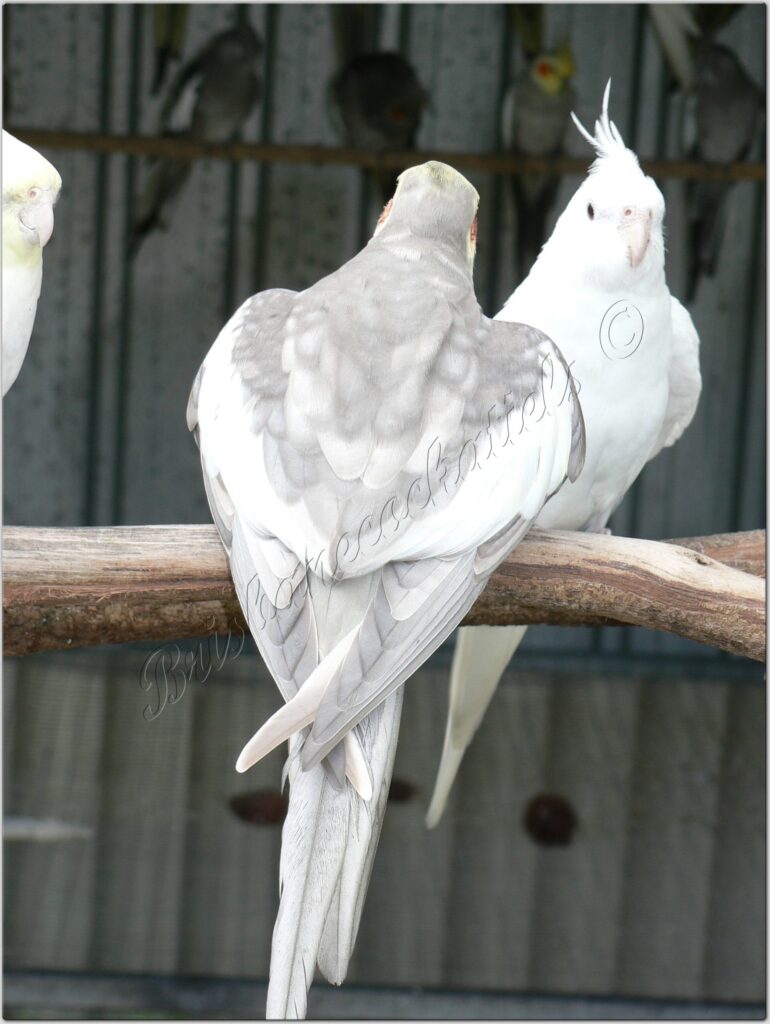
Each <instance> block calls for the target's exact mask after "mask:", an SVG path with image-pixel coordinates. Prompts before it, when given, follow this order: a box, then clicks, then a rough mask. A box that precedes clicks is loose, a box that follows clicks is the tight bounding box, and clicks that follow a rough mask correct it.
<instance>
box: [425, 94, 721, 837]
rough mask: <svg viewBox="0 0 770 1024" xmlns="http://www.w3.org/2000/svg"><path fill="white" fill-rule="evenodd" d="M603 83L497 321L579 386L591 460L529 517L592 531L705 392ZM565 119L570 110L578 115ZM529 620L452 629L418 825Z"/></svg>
mask: <svg viewBox="0 0 770 1024" xmlns="http://www.w3.org/2000/svg"><path fill="white" fill-rule="evenodd" d="M609 88H610V87H609V83H608V85H607V89H606V91H605V94H604V104H603V110H602V115H601V117H600V118H599V120H598V121H597V122H596V128H595V132H594V135H593V136H591V135H589V134H588V133H587V132H586V131H585V129H584V128H583V127H582V125H580V122H578V121H577V119H575V123H576V125H577V126H578V128H579V130H580V131H581V133H582V134H583V135H584V136H585V138H586V139H587V140H588V141H589V142H590V144H591V145H592V146H593V147H594V149H595V151H596V160H595V161H594V163H593V165H592V167H591V169H590V172H589V174H588V177H587V178H586V180H585V181H584V182H583V183H582V185H581V186H580V188H579V189H578V190H577V192H576V193H575V195H574V196H573V197H572V199H571V200H570V202H569V203H568V205H567V207H566V209H565V210H564V212H563V213H562V214H561V216H560V217H559V220H558V221H557V222H556V226H555V227H554V230H553V233H552V235H551V237H550V239H549V240H548V242H547V243H546V245H545V246H544V247H543V251H542V253H541V254H540V257H539V259H538V260H537V262H536V263H535V265H534V267H533V268H532V270H531V271H530V274H529V276H528V277H527V279H526V280H525V281H524V282H522V284H521V285H519V287H518V288H517V289H516V291H515V292H514V293H513V295H512V296H511V297H510V299H509V300H508V302H507V303H506V304H505V306H504V307H503V309H502V310H501V311H500V312H499V313H498V314H497V318H496V319H498V320H513V321H520V322H523V323H531V324H536V325H537V326H538V327H540V328H541V329H542V330H544V331H546V332H547V333H548V335H549V336H550V337H552V338H553V339H554V341H555V342H556V344H557V345H559V348H560V350H561V352H562V355H563V356H564V358H565V359H566V360H567V362H568V364H569V366H570V369H571V371H572V373H573V375H574V377H575V381H576V386H577V387H578V391H579V396H580V404H581V407H582V410H583V415H584V417H585V429H586V460H585V466H584V469H583V472H582V473H581V475H580V477H579V478H578V479H577V480H576V481H574V482H571V483H567V484H565V485H564V487H562V488H561V490H560V491H559V492H558V494H556V495H554V497H553V498H551V499H550V501H549V502H548V504H547V505H546V506H545V508H544V509H543V510H542V512H541V513H540V515H539V516H538V518H537V522H536V525H537V526H540V527H543V528H545V529H557V530H587V531H591V532H601V531H603V530H605V529H606V526H607V521H608V520H609V518H610V516H611V515H612V513H613V512H614V511H615V509H616V508H617V507H618V505H619V504H620V502H621V501H622V500H623V497H624V495H625V493H626V491H627V490H628V489H629V487H630V486H631V484H632V483H633V482H634V480H635V479H636V477H637V476H638V475H639V473H640V472H641V470H642V468H643V467H644V465H645V463H647V462H648V461H649V460H650V459H652V458H654V457H655V456H656V455H657V454H658V452H659V451H661V450H662V449H663V448H665V447H668V446H669V445H672V444H673V443H674V442H675V441H676V440H677V439H678V438H679V437H680V436H681V434H682V432H683V431H684V430H685V428H686V427H687V426H688V424H689V423H690V421H691V420H692V418H693V416H694V414H695V409H696V406H697V404H698V398H699V395H700V390H701V376H700V366H699V360H698V347H699V343H698V335H697V332H696V330H695V327H694V326H693V322H692V320H691V318H690V315H689V313H688V312H687V310H686V309H685V308H684V307H683V306H682V305H681V304H680V303H679V302H678V301H677V300H676V299H675V298H673V296H672V295H671V294H670V292H669V290H668V287H667V285H666V275H665V266H664V244H663V217H664V213H665V204H664V200H663V196H662V195H661V193H660V191H659V189H658V187H657V185H656V184H655V182H654V181H653V180H652V178H648V177H646V176H645V174H644V172H643V171H642V170H641V168H640V167H639V162H638V160H637V157H636V155H635V154H634V153H633V152H632V151H631V150H630V149H627V148H626V146H625V144H624V143H623V140H622V138H621V136H620V133H619V132H618V130H617V128H616V127H615V125H614V124H613V123H612V122H611V121H610V119H609V114H608V104H609ZM573 116H574V115H573ZM525 632H526V627H521V626H518V627H517V626H513V627H503V626H499V627H492V626H476V627H468V628H463V629H460V631H459V633H458V637H457V646H456V648H455V654H454V661H453V663H452V674H451V679H450V697H449V716H448V721H447V729H446V735H445V738H444V749H443V751H442V756H441V764H440V767H439V772H438V778H437V780H436V786H435V790H434V793H433V797H432V799H431V804H430V808H429V810H428V815H427V824H428V826H429V827H433V826H435V825H436V824H438V821H439V820H440V818H441V815H442V813H443V810H444V807H445V805H446V800H447V796H448V794H449V790H450V789H451V786H452V782H453V780H454V777H455V775H456V773H457V769H458V768H459V765H460V762H461V760H462V757H463V753H464V752H465V749H466V747H467V746H468V744H469V743H470V741H471V739H472V738H473V735H474V733H475V732H476V730H477V728H478V726H479V725H480V724H481V720H482V718H483V716H484V712H485V711H486V708H487V706H488V704H489V702H490V700H491V699H492V695H493V694H494V692H495V689H496V687H497V684H498V682H499V680H500V677H501V676H502V674H503V672H504V670H505V667H506V665H507V664H508V662H509V660H510V659H511V657H512V656H513V654H514V652H515V651H516V649H517V647H518V646H519V644H520V643H521V641H522V639H523V637H524V634H525Z"/></svg>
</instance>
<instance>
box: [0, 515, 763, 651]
mask: <svg viewBox="0 0 770 1024" xmlns="http://www.w3.org/2000/svg"><path fill="white" fill-rule="evenodd" d="M3 556H4V568H3V582H4V587H3V612H4V627H5V628H4V638H5V653H6V654H17V655H18V654H32V653H33V652H35V651H45V650H56V649H62V648H67V647H87V646H93V645H99V644H113V643H128V642H131V641H138V640H145V641H146V640H151V641H156V642H164V641H169V640H177V639H180V638H183V637H195V636H203V635H206V634H212V633H226V632H228V630H233V631H238V630H240V629H245V622H244V619H243V617H242V615H241V611H240V608H239V605H238V601H237V599H236V596H235V591H234V589H233V585H232V581H231V579H230V573H229V570H228V565H227V559H226V558H225V554H224V551H223V549H222V546H221V544H220V541H219V537H218V535H217V533H216V530H215V528H214V527H213V526H138V527H135V526H125V527H110V528H82V529H48V528H29V527H18V526H17V527H6V528H5V530H4V531H3ZM764 574H765V533H764V531H763V530H755V531H751V532H747V533H736V534H719V535H716V536H713V537H696V538H688V539H684V540H675V541H666V542H658V541H649V540H632V539H630V538H627V537H609V536H604V535H595V534H586V533H566V532H563V531H545V530H532V531H531V532H530V533H529V534H528V536H527V537H526V538H525V539H524V541H522V543H521V544H520V545H519V546H518V547H517V548H516V550H515V551H514V552H513V554H512V555H511V557H510V558H509V559H508V560H507V561H506V562H505V563H504V564H503V565H501V566H500V567H499V568H498V569H497V571H496V572H495V574H494V576H493V577H492V579H491V580H490V582H489V584H488V586H487V588H486V590H485V592H484V593H483V594H482V595H481V597H480V598H479V600H478V601H477V602H476V604H475V605H474V607H473V609H472V610H471V612H470V614H469V615H468V616H467V617H466V619H465V624H466V625H477V624H481V623H488V624H492V625H505V624H521V625H531V624H535V623H547V624H552V625H590V626H594V625H635V626H643V627H646V628H648V629H658V630H663V631H665V632H668V633H676V634H678V635H680V636H684V637H688V638H689V639H691V640H697V641H699V642H701V643H705V644H710V645H712V646H714V647H718V648H721V649H722V650H724V651H730V652H732V653H734V654H742V655H745V656H746V657H749V658H753V659H755V660H757V661H764V658H765V585H764V580H763V579H762V578H760V577H764Z"/></svg>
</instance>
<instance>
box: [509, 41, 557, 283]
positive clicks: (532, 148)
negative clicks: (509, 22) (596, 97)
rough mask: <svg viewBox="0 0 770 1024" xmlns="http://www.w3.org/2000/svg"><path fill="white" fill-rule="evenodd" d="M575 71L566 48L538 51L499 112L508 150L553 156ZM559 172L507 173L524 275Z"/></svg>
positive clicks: (538, 246)
mask: <svg viewBox="0 0 770 1024" xmlns="http://www.w3.org/2000/svg"><path fill="white" fill-rule="evenodd" d="M574 73H575V66H574V61H573V58H572V53H571V51H570V49H569V48H568V47H567V46H562V47H559V48H558V49H556V50H554V51H552V52H549V53H542V54H540V55H539V56H537V57H535V58H534V60H532V62H531V63H530V66H529V68H528V69H527V71H526V72H525V74H524V75H523V76H522V77H521V78H520V79H518V81H516V82H514V83H513V84H512V85H511V86H509V88H508V90H507V92H506V94H505V99H504V101H503V109H502V113H501V139H502V143H503V147H504V148H505V149H506V150H507V151H508V152H510V153H516V154H519V155H521V156H541V157H545V156H557V155H558V154H559V153H560V152H561V150H562V145H563V143H564V136H565V133H566V131H567V126H568V125H569V123H570V120H569V115H570V111H571V110H572V106H573V100H574V96H573V93H572V89H571V87H570V84H569V83H570V79H571V78H572V76H573V75H574ZM559 181H560V178H559V175H558V174H533V173H529V172H528V173H520V174H513V175H511V177H510V184H511V194H512V197H513V203H514V206H515V208H516V268H517V273H518V276H519V277H520V278H522V279H523V278H524V277H526V275H527V272H528V271H529V268H530V267H531V266H532V263H533V262H534V261H535V260H536V259H537V255H538V253H539V252H540V249H541V247H542V245H543V242H544V241H545V239H546V220H547V218H548V214H549V212H550V210H551V207H552V206H553V204H554V201H555V199H556V193H557V192H558V190H559Z"/></svg>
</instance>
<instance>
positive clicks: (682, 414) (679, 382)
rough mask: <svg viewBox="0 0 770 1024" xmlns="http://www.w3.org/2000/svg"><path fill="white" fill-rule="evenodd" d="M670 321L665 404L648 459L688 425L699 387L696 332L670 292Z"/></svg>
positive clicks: (687, 315) (670, 443) (685, 311)
mask: <svg viewBox="0 0 770 1024" xmlns="http://www.w3.org/2000/svg"><path fill="white" fill-rule="evenodd" d="M671 321H672V327H673V333H674V337H673V344H672V349H671V365H670V369H669V375H668V386H669V395H668V407H667V408H666V415H665V419H664V421H663V426H662V427H661V431H660V434H659V435H658V440H657V442H656V444H655V448H654V450H653V452H652V454H651V455H650V459H654V458H655V456H656V455H657V454H658V452H659V451H661V449H663V448H668V447H670V446H671V445H672V444H674V442H676V441H678V440H679V438H680V437H681V436H682V434H683V433H684V431H685V430H686V429H687V427H688V426H689V425H690V422H691V421H692V418H693V416H694V415H695V410H696V409H697V407H698V399H699V398H700V393H701V387H702V381H701V375H700V361H699V359H698V350H699V347H700V340H699V338H698V332H697V331H696V330H695V325H694V324H693V322H692V317H691V316H690V314H689V313H688V312H687V310H686V309H685V308H684V306H683V305H682V304H681V302H679V301H678V300H677V299H675V298H674V297H673V296H672V297H671Z"/></svg>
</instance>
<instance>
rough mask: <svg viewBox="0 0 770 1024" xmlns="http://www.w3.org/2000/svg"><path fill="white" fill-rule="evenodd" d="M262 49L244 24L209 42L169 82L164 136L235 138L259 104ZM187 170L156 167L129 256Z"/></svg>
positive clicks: (163, 163) (183, 163) (167, 164)
mask: <svg viewBox="0 0 770 1024" xmlns="http://www.w3.org/2000/svg"><path fill="white" fill-rule="evenodd" d="M261 49H262V41H261V39H260V38H259V36H258V35H257V33H256V31H255V30H254V29H253V28H252V27H251V26H250V25H248V24H246V23H245V22H244V23H242V24H239V25H237V26H236V27H235V28H230V29H227V31H225V32H221V33H220V34H219V35H217V36H215V37H214V38H213V39H212V40H210V41H209V42H208V43H207V44H206V46H204V47H203V49H202V50H201V51H200V52H199V53H198V54H197V55H196V56H195V57H193V58H192V59H191V60H190V61H188V62H187V64H185V66H184V67H183V68H181V69H180V71H179V74H178V75H177V76H176V78H175V79H174V81H173V83H172V85H171V87H170V89H169V94H168V97H167V99H166V101H165V103H164V104H163V109H162V111H161V118H160V120H161V130H162V132H163V134H164V135H169V136H179V137H184V138H189V139H194V140H196V141H198V142H211V143H216V142H229V141H230V140H231V139H233V138H235V136H236V135H237V133H238V131H239V129H240V128H241V125H242V124H243V123H244V121H245V120H246V119H247V118H248V116H249V114H250V113H251V111H252V110H253V109H254V104H255V103H256V102H257V100H258V99H259V95H260V88H261V85H260V78H259V75H258V73H257V68H256V58H257V56H258V55H259V53H260V51H261ZM192 166H193V165H192V162H191V161H189V160H173V159H168V158H163V159H159V160H157V161H155V164H154V166H153V167H152V169H151V171H150V174H149V178H148V180H147V184H146V186H145V189H144V192H143V194H142V196H141V198H140V200H139V203H138V210H137V214H136V219H135V222H134V228H133V232H132V238H131V251H132V254H136V252H137V251H138V249H139V247H140V246H141V244H142V242H143V240H144V239H145V238H146V236H147V235H148V234H149V233H150V232H151V231H153V230H155V228H157V227H158V226H159V225H160V224H161V223H162V222H163V218H164V216H165V215H166V212H167V210H168V208H169V207H170V205H171V203H172V201H173V200H174V199H175V197H176V196H178V194H179V191H180V189H181V188H182V186H183V185H184V183H185V182H186V181H187V178H188V177H189V174H190V172H191V170H192Z"/></svg>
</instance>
